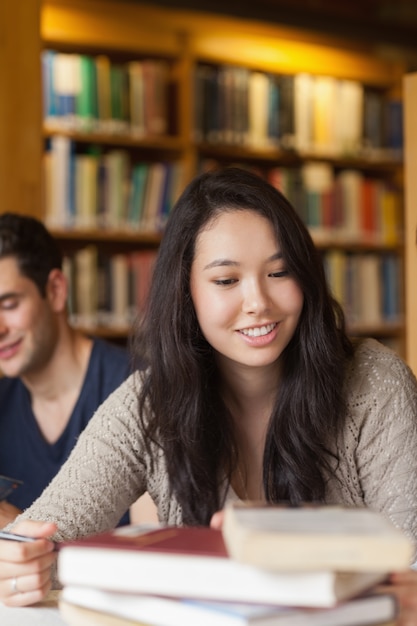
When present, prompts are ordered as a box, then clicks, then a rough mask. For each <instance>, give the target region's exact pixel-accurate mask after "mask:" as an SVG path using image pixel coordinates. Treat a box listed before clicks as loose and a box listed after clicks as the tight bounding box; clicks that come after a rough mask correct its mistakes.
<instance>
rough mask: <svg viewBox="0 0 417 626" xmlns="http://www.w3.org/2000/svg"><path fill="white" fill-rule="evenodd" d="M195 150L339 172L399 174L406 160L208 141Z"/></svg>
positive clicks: (204, 154)
mask: <svg viewBox="0 0 417 626" xmlns="http://www.w3.org/2000/svg"><path fill="white" fill-rule="evenodd" d="M194 147H195V149H196V150H198V152H199V154H200V155H201V156H202V157H206V158H209V157H211V158H216V159H219V160H227V161H244V160H250V161H254V162H255V161H258V162H265V163H269V164H280V165H288V166H294V167H297V166H301V165H302V164H303V163H305V162H306V161H324V162H326V163H330V164H331V165H333V166H334V167H335V168H339V169H357V170H361V171H365V172H373V173H381V174H384V173H390V172H395V171H396V170H398V168H399V167H401V166H402V158H393V157H392V156H391V157H390V156H387V157H385V158H383V157H369V158H368V157H364V156H358V157H350V156H335V155H329V154H325V153H323V154H321V153H317V152H302V153H301V152H296V151H294V150H283V149H280V148H278V147H275V146H271V147H266V148H255V147H250V146H245V145H226V144H222V143H219V144H216V143H207V142H204V143H201V142H197V143H195V144H194Z"/></svg>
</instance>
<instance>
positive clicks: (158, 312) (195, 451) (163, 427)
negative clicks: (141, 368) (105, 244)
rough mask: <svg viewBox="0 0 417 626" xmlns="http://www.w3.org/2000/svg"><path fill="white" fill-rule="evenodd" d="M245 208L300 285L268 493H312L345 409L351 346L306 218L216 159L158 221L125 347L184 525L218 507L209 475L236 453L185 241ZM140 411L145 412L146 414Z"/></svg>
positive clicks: (268, 461) (271, 438)
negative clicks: (154, 255)
mask: <svg viewBox="0 0 417 626" xmlns="http://www.w3.org/2000/svg"><path fill="white" fill-rule="evenodd" d="M248 209H250V210H252V211H255V212H256V213H258V214H260V215H262V216H263V217H265V218H266V219H268V220H269V222H270V223H271V225H272V227H273V229H274V232H275V234H276V238H277V241H278V243H279V246H280V249H281V252H282V255H283V258H284V261H285V263H286V268H287V270H288V271H289V273H290V275H292V276H293V277H294V279H295V280H296V281H297V283H298V285H299V286H300V288H301V290H302V292H303V294H304V304H303V310H302V313H301V317H300V321H299V324H298V328H297V330H296V333H295V335H294V336H293V338H292V339H291V341H290V343H289V344H288V346H287V347H286V349H285V351H284V353H283V355H282V360H283V372H282V378H281V381H280V386H279V393H277V400H276V404H275V407H274V410H273V412H272V415H271V418H270V425H269V429H268V433H267V437H266V445H265V452H264V460H263V482H264V490H265V494H266V498H267V499H268V500H269V501H271V502H278V501H281V500H286V501H290V502H292V503H294V504H295V503H299V502H301V501H312V500H321V499H323V497H324V495H325V472H324V471H323V470H325V469H326V468H327V469H328V468H329V467H330V466H329V454H330V453H329V452H328V450H327V447H326V442H328V441H329V437H334V436H335V434H336V432H337V431H338V430H339V429H340V427H341V424H342V423H343V420H344V418H345V402H344V397H343V381H344V373H345V369H346V363H347V361H348V358H349V357H350V356H351V354H352V352H353V348H352V345H351V343H350V341H349V339H348V337H347V335H346V333H345V328H344V318H343V313H342V311H341V308H340V306H339V305H338V304H337V303H336V302H335V301H334V300H333V298H332V297H331V295H330V293H329V290H328V287H327V284H326V279H325V273H324V269H323V264H322V260H321V257H320V253H319V251H318V250H317V249H316V247H315V246H314V243H313V241H312V239H311V236H310V234H309V232H308V230H307V228H306V227H305V225H304V224H303V222H302V220H301V219H300V218H299V216H298V215H297V213H296V211H295V210H294V208H293V207H292V206H291V205H290V203H289V202H288V201H287V200H286V198H285V197H284V196H283V195H282V194H281V193H280V192H279V191H277V190H276V189H275V188H274V187H272V186H271V185H270V184H269V183H267V182H266V181H265V180H263V179H261V178H260V177H258V176H257V175H255V174H252V173H250V172H248V171H246V170H242V169H239V168H226V169H223V170H217V171H214V172H210V173H205V174H202V175H200V176H198V177H197V178H195V179H194V180H193V181H192V182H191V183H190V184H189V185H188V187H187V188H186V189H185V191H184V192H183V194H182V195H181V197H180V198H179V200H178V202H177V203H176V205H175V207H174V208H173V211H172V214H171V216H170V219H169V221H168V225H167V228H166V231H165V234H164V237H163V241H162V244H161V247H160V250H159V254H158V259H157V261H156V265H155V269H154V275H153V281H152V286H151V290H150V297H149V302H148V309H147V312H146V314H145V318H144V320H143V323H142V325H141V327H140V329H138V332H137V333H136V341H135V345H134V348H135V351H136V353H137V354H139V355H140V356H141V357H143V356H144V355H145V357H146V360H147V362H148V363H149V365H150V367H149V369H148V370H147V372H146V374H145V375H144V378H143V386H142V390H141V392H140V396H139V406H140V415H141V416H142V418H141V419H142V420H143V424H144V427H146V429H147V435H148V440H149V442H150V441H153V442H155V441H156V442H157V443H158V445H160V446H161V447H162V449H163V451H164V455H165V457H166V463H167V470H168V473H169V477H170V487H171V491H172V493H173V494H175V497H176V499H177V500H178V502H179V504H180V505H181V508H182V513H183V519H184V522H185V523H189V524H206V523H208V522H209V520H210V517H211V515H212V514H213V512H214V511H216V510H218V509H219V508H220V507H221V506H222V504H223V503H222V501H221V495H220V494H221V492H222V489H221V488H220V483H221V481H222V479H226V484H227V480H230V476H231V474H232V471H233V468H234V467H235V464H236V460H237V451H236V446H235V442H234V437H233V429H232V426H231V418H230V415H229V414H228V411H227V409H226V407H225V405H224V402H223V400H222V398H221V396H220V393H219V385H218V380H217V370H216V366H215V360H214V356H213V351H212V349H211V347H210V346H209V344H208V343H207V341H206V340H205V338H204V337H203V335H202V333H201V331H200V328H199V325H198V322H197V318H196V314H195V311H194V307H193V303H192V300H191V295H190V271H191V265H192V262H193V258H194V248H195V243H196V238H197V236H198V234H199V233H200V231H201V230H202V229H203V228H204V226H205V225H206V224H207V223H208V222H209V221H210V220H211V219H212V218H213V217H214V216H216V215H218V214H220V213H222V212H224V211H230V210H248ZM277 385H278V382H277ZM145 408H146V411H145ZM148 411H149V413H148ZM145 414H148V415H151V416H152V417H151V419H150V420H149V421H147V420H146V419H144V418H143V416H144V415H145Z"/></svg>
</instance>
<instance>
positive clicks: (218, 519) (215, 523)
mask: <svg viewBox="0 0 417 626" xmlns="http://www.w3.org/2000/svg"><path fill="white" fill-rule="evenodd" d="M223 519H224V511H217V512H216V513H214V515H213V517H212V518H211V520H210V528H215V529H216V530H221V529H222V527H223Z"/></svg>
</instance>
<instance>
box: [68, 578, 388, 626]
mask: <svg viewBox="0 0 417 626" xmlns="http://www.w3.org/2000/svg"><path fill="white" fill-rule="evenodd" d="M71 605H72V606H76V607H77V606H78V607H85V608H87V609H92V610H94V611H97V612H98V613H99V614H105V615H114V616H118V617H121V618H124V619H126V620H134V621H135V622H140V623H144V624H148V625H150V626H152V625H155V626H161V625H163V626H196V625H198V626H353V625H357V624H361V626H364V625H365V624H375V623H378V622H379V623H380V624H382V623H385V622H388V621H391V620H393V619H394V618H395V616H396V613H397V610H396V602H395V599H394V597H393V596H391V595H389V594H378V595H377V594H372V595H369V596H365V597H361V598H357V599H354V600H350V601H348V602H345V603H342V604H340V605H338V606H336V607H332V608H330V609H314V608H313V609H312V608H302V609H301V608H289V607H271V606H269V605H256V604H247V603H230V602H202V601H199V600H189V599H188V598H181V599H177V600H176V599H172V598H161V597H152V596H143V595H140V594H128V593H114V592H113V593H112V592H106V591H101V590H100V589H95V588H92V587H76V586H69V587H64V589H63V591H62V594H61V598H60V608H61V613H62V615H63V617H64V618H65V617H66V616H68V617H71V615H74V616H75V615H77V613H76V612H75V611H73V612H71ZM79 619H80V615H78V620H79ZM69 623H70V624H72V623H74V624H77V626H79V624H80V621H77V622H72V621H71V619H70V620H69ZM97 623H99V621H97Z"/></svg>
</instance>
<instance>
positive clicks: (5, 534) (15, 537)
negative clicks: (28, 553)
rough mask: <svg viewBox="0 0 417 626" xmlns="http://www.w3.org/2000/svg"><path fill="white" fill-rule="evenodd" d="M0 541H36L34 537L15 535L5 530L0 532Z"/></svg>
mask: <svg viewBox="0 0 417 626" xmlns="http://www.w3.org/2000/svg"><path fill="white" fill-rule="evenodd" d="M0 539H7V540H8V541H24V542H29V541H36V539H35V537H26V535H15V534H14V533H8V532H7V530H0Z"/></svg>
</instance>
